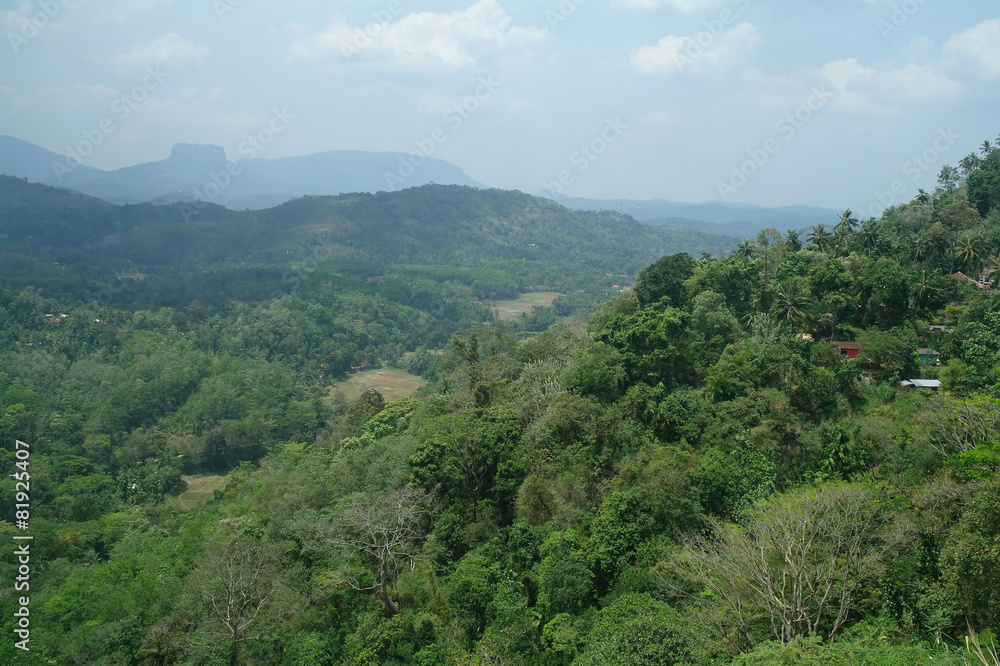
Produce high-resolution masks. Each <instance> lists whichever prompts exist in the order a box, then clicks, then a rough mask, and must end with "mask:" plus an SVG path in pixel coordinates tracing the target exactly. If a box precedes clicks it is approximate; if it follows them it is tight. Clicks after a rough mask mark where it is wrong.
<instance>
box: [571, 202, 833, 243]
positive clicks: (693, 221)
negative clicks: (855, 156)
mask: <svg viewBox="0 0 1000 666" xmlns="http://www.w3.org/2000/svg"><path fill="white" fill-rule="evenodd" d="M554 200H555V201H557V202H559V203H560V204H562V205H563V206H566V207H567V208H572V209H573V210H613V211H616V212H619V213H622V214H624V215H631V216H632V217H633V218H634V219H635V220H637V221H639V222H643V223H645V224H650V225H654V226H664V227H673V228H676V229H697V230H699V231H703V232H705V233H710V234H720V235H723V236H730V237H734V238H748V237H750V236H753V235H755V234H756V233H757V232H758V231H760V230H761V229H766V228H768V227H774V228H775V229H778V230H779V231H781V232H782V233H784V232H785V231H786V230H788V229H805V228H807V227H812V226H813V225H816V224H826V225H828V226H829V225H832V224H836V223H837V222H838V221H839V220H840V213H841V211H836V210H833V209H832V208H816V207H814V206H782V207H780V208H767V207H765V206H755V205H753V204H746V203H725V202H722V201H707V202H705V203H697V204H692V203H679V202H676V201H668V200H666V199H652V200H648V201H634V200H629V199H581V198H570V197H555V198H554ZM706 223H707V225H706Z"/></svg>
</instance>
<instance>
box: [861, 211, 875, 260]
mask: <svg viewBox="0 0 1000 666" xmlns="http://www.w3.org/2000/svg"><path fill="white" fill-rule="evenodd" d="M860 236H861V242H862V243H864V246H865V254H867V255H869V256H871V253H872V250H873V249H875V244H876V243H877V242H878V225H877V223H876V222H875V218H874V217H870V218H868V220H867V221H865V223H864V224H862V225H861V233H860Z"/></svg>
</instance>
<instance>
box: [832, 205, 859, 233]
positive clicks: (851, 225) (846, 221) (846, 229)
mask: <svg viewBox="0 0 1000 666" xmlns="http://www.w3.org/2000/svg"><path fill="white" fill-rule="evenodd" d="M857 228H858V218H856V217H854V211H852V210H851V209H850V208H848V209H847V210H845V211H844V212H843V213H841V214H840V221H839V222H837V226H836V227H834V232H836V233H838V234H842V235H844V236H845V237H850V235H851V234H853V233H854V230H855V229H857Z"/></svg>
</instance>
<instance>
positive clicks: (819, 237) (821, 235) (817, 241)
mask: <svg viewBox="0 0 1000 666" xmlns="http://www.w3.org/2000/svg"><path fill="white" fill-rule="evenodd" d="M808 238H809V242H810V243H811V244H812V245H814V246H816V249H817V250H819V251H820V252H826V248H827V246H829V244H830V232H829V231H827V230H826V225H825V224H817V225H816V226H814V227H813V228H812V230H811V231H810V232H809V234H808Z"/></svg>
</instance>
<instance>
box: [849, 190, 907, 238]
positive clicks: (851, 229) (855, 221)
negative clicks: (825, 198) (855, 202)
mask: <svg viewBox="0 0 1000 666" xmlns="http://www.w3.org/2000/svg"><path fill="white" fill-rule="evenodd" d="M921 191H923V190H921ZM857 228H858V218H856V217H854V211H852V210H851V209H850V208H848V209H847V210H845V211H844V212H843V213H841V214H840V222H838V223H837V226H836V227H834V228H833V229H834V231H842V232H845V233H847V234H851V233H853V232H854V230H855V229H857Z"/></svg>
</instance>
